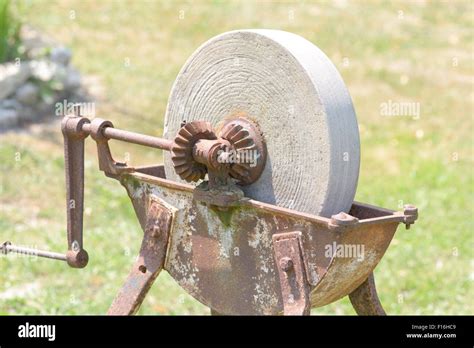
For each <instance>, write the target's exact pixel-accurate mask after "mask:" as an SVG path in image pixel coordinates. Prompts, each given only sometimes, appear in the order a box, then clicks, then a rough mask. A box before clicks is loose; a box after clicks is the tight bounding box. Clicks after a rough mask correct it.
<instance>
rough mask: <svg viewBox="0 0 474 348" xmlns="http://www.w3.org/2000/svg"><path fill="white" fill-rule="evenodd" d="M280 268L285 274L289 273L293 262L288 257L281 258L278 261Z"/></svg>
mask: <svg viewBox="0 0 474 348" xmlns="http://www.w3.org/2000/svg"><path fill="white" fill-rule="evenodd" d="M280 267H281V269H282V270H283V271H285V272H289V271H291V269H292V268H293V260H292V259H291V258H289V257H282V258H281V259H280Z"/></svg>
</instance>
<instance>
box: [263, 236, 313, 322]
mask: <svg viewBox="0 0 474 348" xmlns="http://www.w3.org/2000/svg"><path fill="white" fill-rule="evenodd" d="M272 239H273V252H274V256H275V262H276V264H277V267H278V274H279V277H280V286H281V294H282V299H283V314H284V315H309V314H310V308H311V302H310V297H309V293H310V284H309V282H308V278H307V275H306V262H305V258H304V252H303V243H302V233H301V232H300V231H294V232H285V233H278V234H274V235H273V237H272Z"/></svg>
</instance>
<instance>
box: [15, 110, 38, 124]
mask: <svg viewBox="0 0 474 348" xmlns="http://www.w3.org/2000/svg"><path fill="white" fill-rule="evenodd" d="M39 118H40V115H39V113H38V111H36V110H35V109H33V108H32V107H31V106H24V107H22V108H21V110H20V111H19V112H18V120H19V121H21V122H25V123H30V122H33V121H36V120H38V119H39Z"/></svg>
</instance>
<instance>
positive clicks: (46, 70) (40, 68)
mask: <svg viewBox="0 0 474 348" xmlns="http://www.w3.org/2000/svg"><path fill="white" fill-rule="evenodd" d="M29 65H30V69H31V76H33V77H34V78H36V79H38V80H41V81H49V80H51V79H52V78H53V76H54V75H55V73H56V70H57V65H56V63H54V62H51V61H47V60H32V61H30V64H29Z"/></svg>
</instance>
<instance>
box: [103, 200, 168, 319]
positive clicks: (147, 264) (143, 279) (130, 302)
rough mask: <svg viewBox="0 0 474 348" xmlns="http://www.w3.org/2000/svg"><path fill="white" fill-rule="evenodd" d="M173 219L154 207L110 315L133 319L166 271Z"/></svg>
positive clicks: (155, 203) (158, 205)
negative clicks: (165, 263) (166, 257)
mask: <svg viewBox="0 0 474 348" xmlns="http://www.w3.org/2000/svg"><path fill="white" fill-rule="evenodd" d="M172 218H173V213H172V211H171V210H169V209H168V208H167V207H165V206H164V205H163V204H162V203H160V202H158V201H153V202H152V203H151V204H150V209H149V211H148V217H147V223H146V226H145V234H144V237H143V242H142V246H141V248H140V254H139V256H138V258H137V261H136V262H135V264H134V265H133V267H132V270H131V271H130V273H129V275H128V277H127V280H126V281H125V284H124V285H123V286H122V289H121V290H120V292H119V293H118V295H117V297H116V298H115V299H114V302H113V303H112V305H111V306H110V308H109V310H108V312H107V314H109V315H132V314H135V313H136V312H137V311H138V309H139V308H140V305H141V304H142V302H143V300H144V298H145V296H146V294H147V293H148V290H150V288H151V285H152V284H153V282H154V280H155V279H156V277H158V274H159V273H160V272H161V270H162V269H163V265H164V262H165V256H166V247H167V244H168V236H169V232H170V229H171V224H172Z"/></svg>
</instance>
